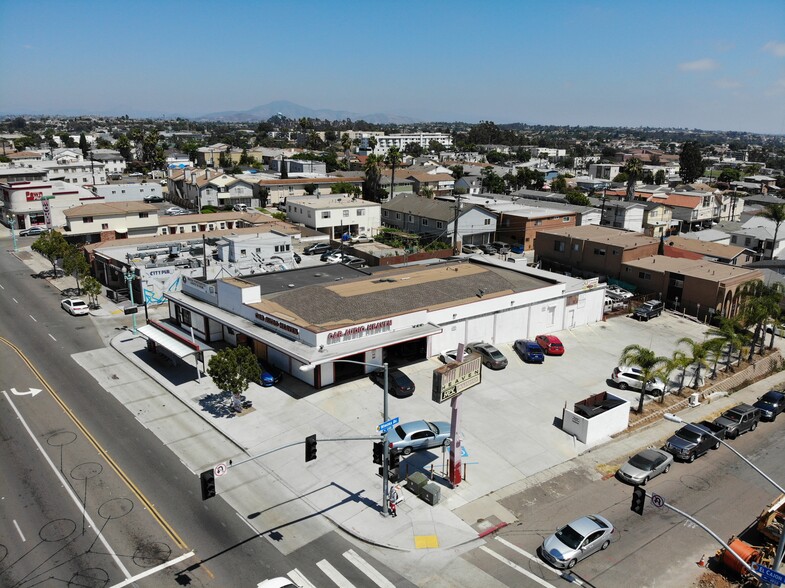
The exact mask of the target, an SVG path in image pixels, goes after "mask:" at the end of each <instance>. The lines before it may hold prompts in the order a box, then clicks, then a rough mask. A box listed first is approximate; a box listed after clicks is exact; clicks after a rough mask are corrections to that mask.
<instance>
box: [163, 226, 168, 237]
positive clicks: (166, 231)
mask: <svg viewBox="0 0 785 588" xmlns="http://www.w3.org/2000/svg"><path fill="white" fill-rule="evenodd" d="M161 234H162V235H168V234H169V229H167V228H166V227H161Z"/></svg>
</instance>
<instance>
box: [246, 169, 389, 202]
mask: <svg viewBox="0 0 785 588" xmlns="http://www.w3.org/2000/svg"><path fill="white" fill-rule="evenodd" d="M395 181H396V184H397V182H398V177H397V174H396V178H395ZM343 182H346V183H347V184H351V185H352V186H355V187H356V188H357V189H358V190H361V189H362V185H363V176H357V175H354V176H350V175H343V176H325V177H321V178H288V179H285V180H282V179H280V178H269V177H263V178H262V179H260V180H258V181H257V184H258V185H259V197H260V200H261V202H262V206H277V205H283V204H284V203H285V202H286V201H287V199H288V198H291V197H298V196H307V195H308V192H307V190H306V187H307V186H309V185H313V186H316V190H315V192H314V193H320V194H330V193H331V191H332V186H334V185H335V184H339V183H343Z"/></svg>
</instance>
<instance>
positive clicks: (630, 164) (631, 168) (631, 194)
mask: <svg viewBox="0 0 785 588" xmlns="http://www.w3.org/2000/svg"><path fill="white" fill-rule="evenodd" d="M624 173H625V174H627V197H626V200H627V202H632V201H633V200H635V183H636V182H637V181H638V180H639V179H640V178H641V176H642V175H643V162H642V161H641V160H640V159H638V158H637V157H631V158H630V159H628V160H627V163H626V164H625V166H624Z"/></svg>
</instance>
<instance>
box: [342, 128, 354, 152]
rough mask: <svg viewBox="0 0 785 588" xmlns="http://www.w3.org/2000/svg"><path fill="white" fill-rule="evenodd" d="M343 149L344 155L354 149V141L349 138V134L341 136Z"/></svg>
mask: <svg viewBox="0 0 785 588" xmlns="http://www.w3.org/2000/svg"><path fill="white" fill-rule="evenodd" d="M341 147H342V148H343V151H344V153H346V152H347V151H349V149H351V148H352V140H351V139H350V138H349V133H344V134H343V135H341Z"/></svg>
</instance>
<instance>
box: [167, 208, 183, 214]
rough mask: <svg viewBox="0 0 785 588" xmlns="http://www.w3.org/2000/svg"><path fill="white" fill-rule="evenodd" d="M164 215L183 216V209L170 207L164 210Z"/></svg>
mask: <svg viewBox="0 0 785 588" xmlns="http://www.w3.org/2000/svg"><path fill="white" fill-rule="evenodd" d="M164 214H168V215H176V214H185V209H184V208H182V207H180V206H170V207H169V208H167V209H166V210H164Z"/></svg>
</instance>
